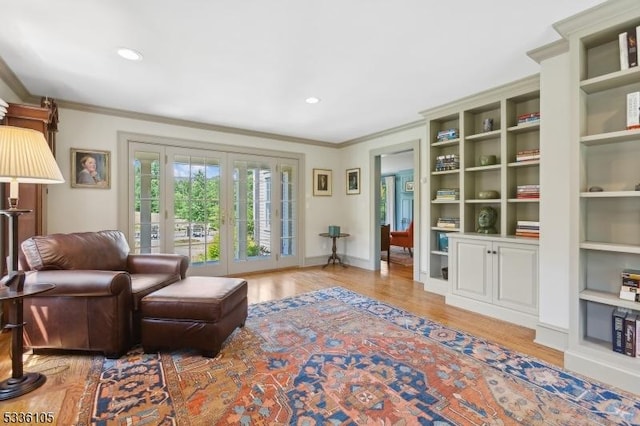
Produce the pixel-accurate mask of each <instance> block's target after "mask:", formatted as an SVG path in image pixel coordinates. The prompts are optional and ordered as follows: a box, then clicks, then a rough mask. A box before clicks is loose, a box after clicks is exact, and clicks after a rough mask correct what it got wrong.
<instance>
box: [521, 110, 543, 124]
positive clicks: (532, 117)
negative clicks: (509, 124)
mask: <svg viewBox="0 0 640 426" xmlns="http://www.w3.org/2000/svg"><path fill="white" fill-rule="evenodd" d="M539 120H540V112H529V113H527V114H521V115H519V116H518V124H524V123H531V122H534V121H539Z"/></svg>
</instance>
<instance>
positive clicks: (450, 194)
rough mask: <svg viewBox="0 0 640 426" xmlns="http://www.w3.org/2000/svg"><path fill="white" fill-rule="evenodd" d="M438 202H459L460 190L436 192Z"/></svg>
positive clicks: (449, 189) (444, 189) (441, 189)
mask: <svg viewBox="0 0 640 426" xmlns="http://www.w3.org/2000/svg"><path fill="white" fill-rule="evenodd" d="M435 199H436V200H459V199H460V189H459V188H440V189H438V190H437V191H436V198H435Z"/></svg>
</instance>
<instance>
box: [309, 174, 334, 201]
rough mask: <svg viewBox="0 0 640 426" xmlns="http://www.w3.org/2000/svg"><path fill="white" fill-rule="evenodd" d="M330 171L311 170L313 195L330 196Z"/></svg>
mask: <svg viewBox="0 0 640 426" xmlns="http://www.w3.org/2000/svg"><path fill="white" fill-rule="evenodd" d="M331 174H332V172H331V170H325V169H313V195H331V186H332V181H331Z"/></svg>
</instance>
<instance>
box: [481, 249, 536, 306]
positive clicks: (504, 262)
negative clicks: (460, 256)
mask: <svg viewBox="0 0 640 426" xmlns="http://www.w3.org/2000/svg"><path fill="white" fill-rule="evenodd" d="M493 252H495V253H496V254H492V256H493V257H494V260H495V263H494V264H495V269H494V271H495V277H494V294H493V301H494V303H496V304H499V305H502V306H505V307H508V308H511V309H515V310H517V311H520V312H528V313H531V314H537V313H538V247H536V246H529V245H523V244H510V243H494V244H493V249H492V253H493Z"/></svg>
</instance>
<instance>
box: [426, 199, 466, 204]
mask: <svg viewBox="0 0 640 426" xmlns="http://www.w3.org/2000/svg"><path fill="white" fill-rule="evenodd" d="M431 202H432V203H434V204H460V200H439V199H433V200H431Z"/></svg>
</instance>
